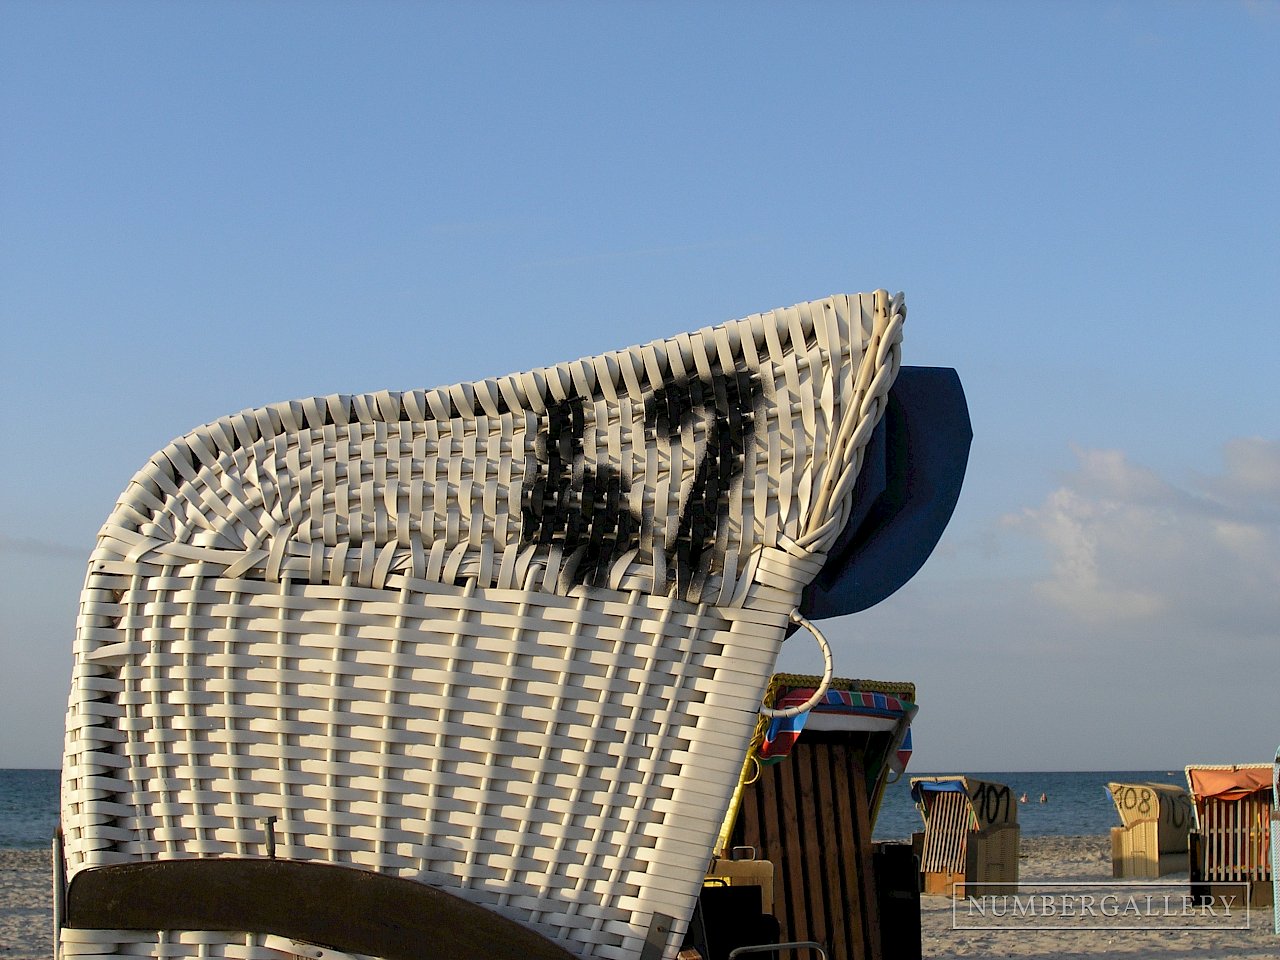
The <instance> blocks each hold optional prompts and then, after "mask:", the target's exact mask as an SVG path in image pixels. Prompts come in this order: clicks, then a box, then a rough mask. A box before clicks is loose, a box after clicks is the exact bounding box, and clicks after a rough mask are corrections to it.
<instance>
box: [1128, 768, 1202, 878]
mask: <svg viewBox="0 0 1280 960" xmlns="http://www.w3.org/2000/svg"><path fill="white" fill-rule="evenodd" d="M1107 791H1108V792H1109V793H1110V794H1111V800H1112V802H1113V803H1114V804H1115V805H1116V813H1118V814H1119V815H1120V822H1121V824H1122V825H1121V826H1119V827H1112V828H1111V875H1112V876H1113V877H1118V878H1127V879H1131V880H1144V879H1146V880H1153V879H1155V878H1157V877H1162V876H1164V875H1165V874H1168V873H1186V872H1187V871H1188V869H1189V865H1188V859H1187V856H1188V849H1189V846H1188V845H1189V837H1190V834H1191V828H1192V826H1194V823H1195V811H1194V809H1193V807H1192V804H1191V796H1190V795H1189V794H1188V793H1187V791H1186V790H1185V789H1184V788H1182V787H1179V786H1177V785H1176V784H1172V783H1108V784H1107Z"/></svg>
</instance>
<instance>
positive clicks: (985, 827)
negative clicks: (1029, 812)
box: [911, 777, 1020, 897]
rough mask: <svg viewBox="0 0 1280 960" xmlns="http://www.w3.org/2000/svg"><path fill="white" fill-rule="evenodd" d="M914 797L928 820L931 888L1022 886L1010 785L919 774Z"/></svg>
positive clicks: (924, 858)
mask: <svg viewBox="0 0 1280 960" xmlns="http://www.w3.org/2000/svg"><path fill="white" fill-rule="evenodd" d="M911 797H912V799H913V800H915V802H916V806H917V808H918V809H919V810H920V815H921V817H922V818H923V820H924V845H923V848H922V852H921V856H920V872H921V873H922V874H923V876H924V892H925V893H931V894H945V895H947V896H952V895H954V896H956V897H965V896H968V895H970V894H972V895H974V896H981V895H992V896H999V895H1002V894H1014V893H1017V892H1018V846H1019V836H1020V834H1019V827H1018V805H1017V803H1016V801H1015V800H1014V797H1013V793H1012V792H1011V791H1010V790H1009V788H1008V787H1007V786H1005V785H1004V784H1002V783H995V782H993V781H988V780H979V779H977V778H976V777H913V778H912V779H911ZM973 884H981V886H980V887H972V888H971V889H970V885H973ZM966 891H967V892H966Z"/></svg>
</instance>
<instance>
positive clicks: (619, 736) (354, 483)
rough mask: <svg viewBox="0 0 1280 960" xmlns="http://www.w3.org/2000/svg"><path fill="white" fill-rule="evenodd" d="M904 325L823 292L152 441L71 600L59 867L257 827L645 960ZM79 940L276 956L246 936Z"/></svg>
mask: <svg viewBox="0 0 1280 960" xmlns="http://www.w3.org/2000/svg"><path fill="white" fill-rule="evenodd" d="M902 317H903V308H902V304H901V300H900V298H899V299H895V300H892V301H890V300H889V299H888V298H887V297H886V296H885V295H883V294H877V295H861V296H858V297H852V298H846V297H836V298H831V299H829V300H826V301H820V302H817V303H813V304H804V305H800V306H798V307H794V308H790V309H788V310H779V311H775V312H773V313H770V314H765V315H761V316H757V317H753V318H749V319H748V320H744V321H737V322H734V323H730V324H726V325H724V326H721V327H718V328H714V329H708V330H703V331H700V332H699V333H697V334H693V335H690V336H685V337H678V338H674V339H672V340H668V341H660V342H657V343H653V344H649V345H647V346H645V347H640V348H633V349H632V350H629V351H622V352H619V353H615V354H610V355H606V356H603V357H597V358H593V359H587V360H581V361H577V362H575V363H570V364H563V365H561V366H558V367H554V368H547V369H544V370H541V371H535V372H533V373H529V374H523V375H515V376H511V377H507V378H504V379H500V380H495V381H486V382H483V383H476V384H464V385H458V386H454V387H449V388H444V389H440V390H434V391H429V392H411V393H405V394H392V393H382V394H376V395H368V396H360V397H330V398H325V399H314V400H307V401H300V402H296V403H288V404H278V405H275V406H272V407H268V408H264V409H260V410H253V411H246V412H244V413H241V414H238V415H236V416H233V417H229V418H226V419H224V420H221V421H218V422H216V423H213V424H210V425H209V426H206V427H204V428H201V429H200V430H197V431H195V432H193V433H191V434H189V435H188V436H186V437H184V438H182V439H181V440H179V441H176V442H175V443H174V444H171V445H170V446H169V447H168V448H166V449H165V450H164V451H162V452H161V453H160V454H158V455H157V456H156V457H155V458H153V460H152V461H151V463H149V464H148V465H147V467H145V468H144V469H143V470H142V471H141V472H140V473H139V474H138V475H137V477H136V478H135V480H134V482H133V483H132V484H131V485H130V487H129V489H128V490H127V491H126V492H125V494H124V496H123V497H122V499H121V501H120V502H119V504H118V505H117V507H116V509H115V511H114V512H113V514H112V516H111V517H110V519H109V520H108V521H107V523H106V524H105V525H104V527H103V529H102V532H101V534H100V537H99V544H98V548H97V550H96V551H95V553H94V555H93V558H92V560H91V565H90V572H89V576H88V580H87V582H86V586H85V590H84V594H83V597H82V605H81V616H80V620H79V629H78V636H77V642H76V663H75V672H74V676H73V686H72V692H71V702H70V708H69V713H68V725H67V750H66V757H65V761H64V791H63V825H64V831H65V851H66V856H67V861H68V868H69V871H70V873H72V874H74V873H75V871H77V870H79V869H82V868H84V867H86V866H93V865H98V864H107V863H113V862H123V861H127V860H130V859H137V858H146V859H151V858H169V857H202V856H223V855H239V856H245V855H250V856H251V855H255V854H259V853H262V852H263V824H262V820H263V819H264V818H268V817H276V818H278V822H277V823H276V824H275V828H274V829H275V836H276V838H277V849H276V853H277V855H278V856H282V857H289V858H297V859H318V860H330V861H335V862H341V863H350V864H355V865H358V866H362V867H364V868H367V869H372V870H379V871H385V872H389V873H393V874H397V875H400V876H408V877H413V878H417V879H420V880H422V881H424V882H429V883H433V884H438V885H441V886H444V887H447V888H450V889H452V890H454V891H455V892H458V893H460V894H461V895H463V896H466V897H467V898H468V899H471V900H473V901H475V902H478V903H481V904H483V905H486V906H489V907H492V908H493V909H495V910H497V911H499V912H501V913H503V914H505V915H507V916H511V917H513V918H515V919H518V920H520V921H522V922H525V923H528V924H530V925H532V926H534V927H535V928H536V929H539V930H541V931H542V932H543V933H545V934H547V935H548V936H551V937H553V938H555V939H557V940H559V941H561V942H563V943H565V944H567V945H568V946H569V947H570V949H571V950H573V951H574V952H575V953H577V954H579V955H581V956H583V957H606V958H614V957H616V958H624V957H635V956H638V953H639V949H640V945H641V943H642V941H643V937H644V933H645V930H646V929H647V926H648V923H649V918H650V916H651V915H652V913H653V912H654V911H661V912H663V913H666V914H669V915H671V916H674V917H677V918H683V917H686V916H687V915H688V913H689V911H690V909H691V907H692V902H693V899H694V897H695V896H696V891H697V888H698V885H699V883H700V878H701V875H702V871H703V867H704V866H705V862H706V859H707V857H708V855H709V853H710V850H711V847H712V844H713V842H714V839H715V835H716V830H717V828H718V826H719V824H720V819H721V817H722V815H723V813H724V810H725V809H726V806H727V804H728V801H729V798H730V795H731V793H732V791H733V788H734V786H735V784H736V782H737V778H738V772H739V769H740V766H741V763H742V758H743V756H744V752H745V750H746V747H747V744H748V742H749V741H750V739H751V734H752V731H753V729H754V727H755V723H756V716H757V710H758V706H759V702H760V697H761V695H762V693H763V692H764V686H765V683H766V682H767V680H768V677H769V674H770V671H771V668H772V665H773V661H774V659H775V657H776V654H777V651H778V646H779V644H780V642H781V640H782V638H783V636H784V632H785V629H786V623H787V616H788V614H789V612H790V611H791V609H793V608H794V606H795V604H796V603H797V602H798V599H799V595H800V591H801V590H802V589H803V588H804V586H805V585H806V584H807V583H808V582H809V581H810V580H811V579H812V577H813V576H814V575H815V574H816V572H817V571H818V570H819V569H820V568H821V566H822V562H823V559H824V552H823V551H824V550H825V548H826V546H827V545H828V544H829V543H830V542H831V540H833V539H834V537H835V536H836V535H837V534H838V532H839V530H840V529H841V528H842V526H843V524H844V520H845V517H846V516H847V511H848V508H849V503H848V500H849V491H850V490H851V489H852V483H853V480H854V478H855V477H856V473H857V470H858V468H859V467H860V464H861V450H862V447H863V445H864V444H865V442H866V439H867V438H868V436H869V434H870V431H871V429H872V428H873V427H874V425H875V422H876V421H877V420H878V418H879V415H880V410H881V409H882V407H883V403H884V397H885V395H886V394H887V392H888V389H889V386H890V385H891V384H892V380H893V376H894V374H896V371H897V367H898V350H899V347H898V344H899V341H900V336H901V334H900V330H901V322H902ZM730 372H731V373H732V376H728V375H727V374H728V373H730ZM690 385H692V386H690ZM655 397H657V398H658V400H657V401H655V399H654V398H655ZM681 398H683V399H681ZM682 404H683V406H682ZM708 464H710V466H708ZM716 471H719V472H718V473H717V472H716ZM699 498H701V502H692V501H696V500H698V499H699ZM680 932H681V931H680V930H679V929H677V930H676V931H674V932H673V937H672V943H673V944H674V943H678V939H677V938H678V936H679V934H680ZM184 938H185V939H184ZM197 941H200V942H201V943H203V946H197V945H195V944H196V942H197ZM63 942H64V945H65V947H66V951H67V954H68V955H80V954H102V955H111V954H117V955H147V956H152V955H154V956H196V955H209V956H223V955H226V956H243V957H249V956H263V957H266V956H272V957H274V956H279V955H280V954H279V953H278V952H277V951H276V950H275V949H273V948H269V947H266V946H262V945H261V944H262V942H263V940H262V938H260V937H258V938H255V937H253V936H252V935H251V934H247V935H245V936H236V935H231V936H228V935H226V934H218V935H216V936H215V935H200V934H190V935H186V934H184V935H178V934H159V935H156V936H152V937H150V938H146V937H144V938H141V939H139V937H138V936H137V935H136V934H130V935H121V934H119V933H118V932H116V933H113V932H111V931H102V932H95V931H65V932H64V937H63ZM255 943H257V944H259V945H258V946H253V945H252V944H255ZM211 944H221V945H223V946H218V947H214V946H211ZM224 950H225V952H223V951H224Z"/></svg>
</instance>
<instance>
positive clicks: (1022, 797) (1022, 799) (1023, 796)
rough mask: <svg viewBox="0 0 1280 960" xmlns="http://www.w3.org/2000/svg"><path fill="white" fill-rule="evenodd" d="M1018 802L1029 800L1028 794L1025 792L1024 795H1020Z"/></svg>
mask: <svg viewBox="0 0 1280 960" xmlns="http://www.w3.org/2000/svg"><path fill="white" fill-rule="evenodd" d="M1018 802H1019V803H1026V802H1027V795H1026V794H1025V793H1024V794H1023V795H1022V796H1020V797H1019V798H1018Z"/></svg>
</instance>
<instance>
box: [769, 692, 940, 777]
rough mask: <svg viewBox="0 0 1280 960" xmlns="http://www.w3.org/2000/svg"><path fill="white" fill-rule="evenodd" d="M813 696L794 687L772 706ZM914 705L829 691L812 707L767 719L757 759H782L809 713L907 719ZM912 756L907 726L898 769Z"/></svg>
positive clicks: (885, 697) (788, 704)
mask: <svg viewBox="0 0 1280 960" xmlns="http://www.w3.org/2000/svg"><path fill="white" fill-rule="evenodd" d="M811 696H813V688H812V687H793V688H791V689H789V690H787V691H786V692H785V693H784V694H783V695H782V696H780V697H778V698H777V700H776V702H775V703H774V706H775V707H778V708H780V709H785V708H786V707H792V706H795V705H797V704H801V703H804V702H805V701H806V700H808V699H809V698H810V697H811ZM915 712H916V705H915V704H914V703H912V702H911V701H910V700H903V699H901V698H899V697H895V696H892V695H890V694H887V693H873V692H869V691H863V690H828V691H827V693H826V695H825V696H824V697H823V699H822V700H821V702H819V703H818V705H817V706H815V707H814V708H813V710H812V711H807V712H805V713H802V714H800V715H799V716H795V717H777V718H775V719H773V720H771V721H770V722H769V729H768V730H767V731H765V735H764V742H763V743H762V744H761V746H760V752H759V754H758V758H759V759H760V760H761V761H771V760H781V759H782V758H783V757H785V756H786V755H787V754H788V753H790V752H791V748H792V747H793V746H795V742H796V741H797V740H798V739H799V738H800V733H801V731H802V730H804V726H805V722H806V721H807V720H808V718H809V715H810V713H828V714H850V715H855V716H864V717H884V718H886V719H890V720H898V719H901V718H903V717H906V718H907V719H908V721H909V720H910V718H911V717H912V716H914V715H915ZM910 756H911V731H910V728H908V730H907V732H906V737H905V738H904V739H903V742H902V745H901V747H900V748H899V749H898V752H897V759H898V761H899V763H900V765H901V766H900V767H899V769H902V768H905V766H906V761H907V760H908V759H910Z"/></svg>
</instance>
